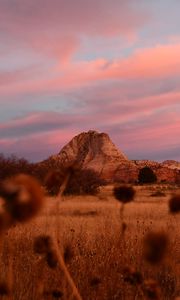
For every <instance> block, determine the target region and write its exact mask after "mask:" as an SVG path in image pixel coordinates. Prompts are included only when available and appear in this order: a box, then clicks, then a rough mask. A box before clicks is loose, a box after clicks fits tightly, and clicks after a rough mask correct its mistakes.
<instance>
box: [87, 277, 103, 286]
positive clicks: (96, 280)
mask: <svg viewBox="0 0 180 300" xmlns="http://www.w3.org/2000/svg"><path fill="white" fill-rule="evenodd" d="M101 282H102V281H101V279H100V277H97V276H95V277H93V278H92V279H91V281H90V286H91V287H97V286H98V285H99V284H101Z"/></svg>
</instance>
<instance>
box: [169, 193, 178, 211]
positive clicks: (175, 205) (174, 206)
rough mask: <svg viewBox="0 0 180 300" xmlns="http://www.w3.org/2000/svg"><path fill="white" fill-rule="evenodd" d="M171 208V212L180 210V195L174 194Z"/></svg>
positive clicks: (170, 204) (170, 203)
mask: <svg viewBox="0 0 180 300" xmlns="http://www.w3.org/2000/svg"><path fill="white" fill-rule="evenodd" d="M169 210H170V212H171V213H173V214H174V213H178V212H180V195H174V196H172V197H171V199H170V200H169Z"/></svg>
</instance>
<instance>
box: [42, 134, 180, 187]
mask: <svg viewBox="0 0 180 300" xmlns="http://www.w3.org/2000/svg"><path fill="white" fill-rule="evenodd" d="M75 161H76V162H78V165H79V166H80V167H81V168H82V169H93V170H94V171H96V172H97V173H98V174H99V176H100V177H101V178H102V179H105V180H106V181H107V182H125V183H128V182H137V181H138V174H139V170H140V169H141V168H143V167H145V166H148V167H150V168H152V170H153V171H154V172H155V173H156V175H157V179H158V182H171V183H174V182H180V170H179V169H178V166H179V165H180V163H178V162H175V161H165V162H163V163H158V162H155V161H149V160H134V161H131V160H128V158H127V157H126V156H125V155H124V154H123V153H122V152H121V151H120V150H119V149H118V148H117V147H116V146H115V145H114V144H113V142H112V141H111V139H110V137H109V136H108V134H106V133H99V132H97V131H93V130H90V131H88V132H83V133H80V134H79V135H77V136H75V137H74V138H73V139H72V140H71V141H70V142H69V143H68V144H67V145H65V146H64V147H63V148H62V150H61V151H60V152H59V153H58V154H57V155H54V156H51V157H50V158H49V159H47V160H46V161H44V162H42V163H44V164H45V165H46V166H53V167H54V166H57V167H58V168H60V167H61V166H64V165H66V164H69V162H70V163H73V162H75ZM175 166H176V167H175Z"/></svg>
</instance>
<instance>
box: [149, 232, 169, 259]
mask: <svg viewBox="0 0 180 300" xmlns="http://www.w3.org/2000/svg"><path fill="white" fill-rule="evenodd" d="M168 242H169V239H168V236H167V234H166V233H164V232H149V233H147V235H146V236H145V238H144V253H143V254H144V258H145V259H146V260H147V261H148V262H149V263H151V264H156V263H159V262H161V261H162V259H163V258H164V256H165V254H166V252H167V248H168Z"/></svg>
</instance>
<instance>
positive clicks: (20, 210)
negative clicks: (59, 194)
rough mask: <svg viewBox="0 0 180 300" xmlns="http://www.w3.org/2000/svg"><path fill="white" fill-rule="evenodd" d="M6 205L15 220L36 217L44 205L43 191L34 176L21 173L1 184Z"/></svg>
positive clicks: (21, 220) (20, 220)
mask: <svg viewBox="0 0 180 300" xmlns="http://www.w3.org/2000/svg"><path fill="white" fill-rule="evenodd" d="M1 193H2V194H3V195H4V199H5V201H6V204H5V207H6V210H7V211H8V213H9V214H10V215H11V216H12V219H13V220H14V221H18V222H25V221H28V220H29V219H31V218H32V217H34V216H35V215H36V214H37V213H38V212H39V210H40V208H41V207H42V205H43V192H42V189H41V186H40V184H39V183H38V181H37V180H36V179H35V178H33V177H32V176H29V175H25V174H20V175H16V176H15V177H12V178H10V179H7V180H5V181H4V182H3V184H2V186H1Z"/></svg>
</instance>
